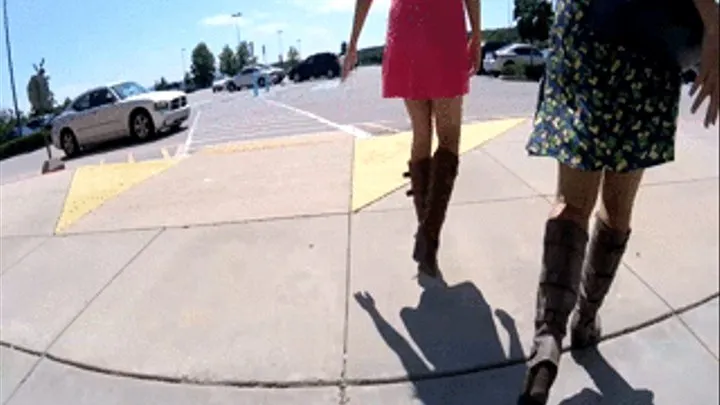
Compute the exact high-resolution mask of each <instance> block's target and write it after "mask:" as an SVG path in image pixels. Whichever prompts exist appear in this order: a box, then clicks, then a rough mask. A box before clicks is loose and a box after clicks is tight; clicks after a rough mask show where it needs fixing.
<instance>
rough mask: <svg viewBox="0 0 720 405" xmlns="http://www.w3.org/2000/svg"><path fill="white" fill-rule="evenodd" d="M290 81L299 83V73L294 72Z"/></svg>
mask: <svg viewBox="0 0 720 405" xmlns="http://www.w3.org/2000/svg"><path fill="white" fill-rule="evenodd" d="M292 81H294V82H295V83H299V82H300V73H295V74H294V75H293V77H292Z"/></svg>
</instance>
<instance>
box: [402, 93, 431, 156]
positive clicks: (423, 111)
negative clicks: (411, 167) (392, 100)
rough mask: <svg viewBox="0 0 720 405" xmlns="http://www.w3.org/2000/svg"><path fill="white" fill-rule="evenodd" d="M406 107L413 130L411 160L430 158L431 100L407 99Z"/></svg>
mask: <svg viewBox="0 0 720 405" xmlns="http://www.w3.org/2000/svg"><path fill="white" fill-rule="evenodd" d="M405 108H406V109H407V112H408V116H410V122H411V123H412V131H413V141H412V149H411V150H410V161H412V162H414V161H418V160H422V159H426V158H429V157H430V150H431V148H432V113H433V110H432V103H431V102H430V101H429V100H405Z"/></svg>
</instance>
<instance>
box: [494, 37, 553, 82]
mask: <svg viewBox="0 0 720 405" xmlns="http://www.w3.org/2000/svg"><path fill="white" fill-rule="evenodd" d="M544 65H545V55H543V53H542V52H541V51H540V50H539V49H538V48H536V47H534V46H532V45H528V44H520V43H518V44H511V45H508V46H506V47H503V48H500V49H498V50H497V51H495V52H490V53H488V54H486V55H485V60H483V68H484V69H485V71H486V72H488V73H490V74H491V75H493V76H499V75H500V74H501V73H502V72H503V70H504V69H507V68H509V67H512V66H544Z"/></svg>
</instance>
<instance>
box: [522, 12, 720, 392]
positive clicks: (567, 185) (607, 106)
mask: <svg viewBox="0 0 720 405" xmlns="http://www.w3.org/2000/svg"><path fill="white" fill-rule="evenodd" d="M592 1H602V0H558V2H557V10H556V19H555V23H554V25H553V27H552V31H551V35H550V40H551V56H550V58H549V60H548V65H547V70H546V77H545V85H544V88H543V90H542V91H543V94H542V99H541V101H540V104H539V106H538V111H537V114H536V117H535V125H534V131H533V133H532V135H531V137H530V140H529V142H528V144H527V151H528V153H529V154H530V155H532V156H549V157H553V158H555V159H556V160H557V161H558V183H557V184H558V188H557V192H556V201H555V204H554V206H553V208H552V211H551V213H550V216H549V219H548V220H547V222H546V224H545V236H544V252H543V258H542V271H541V275H540V282H539V286H538V293H537V306H536V318H535V337H534V341H533V348H532V353H531V359H530V361H529V364H528V365H529V367H528V372H527V376H526V380H525V384H524V387H523V392H522V394H521V396H520V399H519V404H545V403H546V402H547V397H548V392H549V390H550V387H551V386H552V384H553V382H554V380H555V377H556V375H557V371H558V362H559V359H560V348H561V345H562V340H563V338H564V337H565V334H566V329H567V324H568V320H569V318H570V316H571V314H572V320H571V321H570V324H571V343H572V345H573V347H576V348H578V347H585V346H588V345H593V344H595V343H596V342H597V340H598V339H599V337H600V324H599V321H598V316H597V313H598V310H599V308H600V305H601V304H602V302H603V300H604V298H605V295H606V294H607V292H608V290H609V288H610V285H611V283H612V281H613V279H614V277H615V274H616V272H617V270H618V267H619V265H620V261H621V259H622V256H623V253H624V251H625V247H626V245H627V242H628V238H629V237H630V228H631V227H630V222H631V214H632V209H633V205H634V202H635V196H636V194H637V191H638V186H639V185H640V181H641V179H642V175H643V172H644V170H645V169H647V168H650V167H653V166H658V165H662V164H665V163H668V162H670V161H672V160H673V159H674V154H675V132H676V129H677V124H676V122H677V116H678V110H679V98H680V90H681V82H680V69H679V67H677V66H675V65H674V64H672V63H670V64H668V63H662V62H660V59H659V58H655V56H654V55H644V54H641V53H640V52H639V51H631V50H630V49H629V48H628V47H623V46H619V45H610V44H608V43H602V42H600V41H599V40H598V39H597V37H596V36H594V32H592V30H591V29H590V28H589V24H588V22H587V19H586V16H588V15H589V13H590V6H591V2H592ZM678 1H680V0H678ZM688 1H690V0H688ZM693 1H694V5H695V7H696V8H697V10H698V11H699V12H700V15H701V17H702V20H703V25H704V29H705V33H704V39H703V42H702V59H701V65H700V74H699V75H698V79H697V81H696V83H695V86H694V88H693V92H696V91H697V90H698V89H700V93H698V96H697V98H696V102H695V104H694V105H693V108H692V110H693V112H695V111H696V110H697V109H698V107H699V106H700V104H701V103H702V102H703V101H704V100H705V99H706V98H709V99H710V101H709V105H708V110H707V114H706V117H705V125H706V126H708V125H710V124H714V123H715V122H716V120H717V117H718V99H719V98H720V94H719V93H720V92H719V90H718V83H719V80H718V6H717V4H716V3H715V2H714V0H693ZM691 11H692V9H691ZM598 195H599V197H600V208H599V211H598V213H597V215H596V218H595V221H594V222H595V226H594V230H593V232H592V235H588V228H589V221H590V216H591V214H592V212H593V209H594V207H595V203H596V201H597V199H598ZM588 245H589V246H588ZM586 247H588V249H587V252H586ZM574 309H575V311H574V313H573V310H574Z"/></svg>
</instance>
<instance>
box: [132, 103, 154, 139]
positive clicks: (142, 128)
mask: <svg viewBox="0 0 720 405" xmlns="http://www.w3.org/2000/svg"><path fill="white" fill-rule="evenodd" d="M130 134H131V135H132V136H133V137H134V138H135V139H137V140H139V141H144V140H146V139H149V138H152V136H153V135H155V125H154V124H153V122H152V118H151V117H150V114H148V113H147V111H144V110H139V111H136V112H134V113H133V114H132V115H131V116H130Z"/></svg>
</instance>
